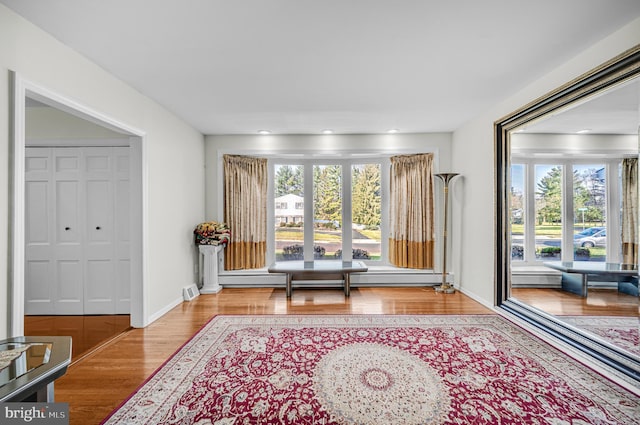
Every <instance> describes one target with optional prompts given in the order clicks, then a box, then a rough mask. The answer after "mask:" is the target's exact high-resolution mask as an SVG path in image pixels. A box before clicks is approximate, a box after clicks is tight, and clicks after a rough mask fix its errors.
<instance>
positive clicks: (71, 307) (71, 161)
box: [52, 148, 84, 314]
mask: <svg viewBox="0 0 640 425" xmlns="http://www.w3.org/2000/svg"><path fill="white" fill-rule="evenodd" d="M81 159H82V153H81V151H80V149H75V148H64V149H62V148H61V149H54V150H53V166H54V170H53V181H54V199H55V202H52V204H53V205H54V208H53V209H54V213H53V217H54V225H53V241H54V243H53V246H52V257H53V260H54V265H53V267H54V270H53V275H52V278H53V283H54V285H55V288H54V299H53V311H54V314H82V312H83V305H82V304H83V286H84V285H83V226H84V220H83V214H82V205H81V199H82V180H83V176H82V169H81Z"/></svg>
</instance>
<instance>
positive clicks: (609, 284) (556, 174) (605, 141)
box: [495, 45, 640, 381]
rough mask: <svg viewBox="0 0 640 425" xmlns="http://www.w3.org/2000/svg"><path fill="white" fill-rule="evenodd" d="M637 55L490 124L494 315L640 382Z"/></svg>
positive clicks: (618, 59) (639, 49)
mask: <svg viewBox="0 0 640 425" xmlns="http://www.w3.org/2000/svg"><path fill="white" fill-rule="evenodd" d="M639 126H640V45H638V46H636V47H635V48H633V49H630V50H628V51H626V52H624V53H623V54H621V55H619V56H617V57H616V58H613V59H612V60H610V61H609V62H607V63H605V64H603V65H601V66H599V67H598V68H596V69H594V70H592V71H590V72H588V73H586V74H584V75H582V76H580V77H578V78H576V79H575V80H573V81H571V82H569V83H567V84H566V85H564V86H562V87H560V88H558V89H557V90H555V91H553V92H551V93H549V94H547V95H545V96H543V97H541V98H540V99H537V100H535V101H533V102H532V103H530V104H528V105H525V106H524V107H522V108H521V109H519V110H517V111H515V112H513V113H512V114H510V115H508V116H506V117H504V118H502V119H500V120H498V121H497V122H496V123H495V152H496V194H497V212H496V270H495V272H496V278H497V285H498V287H497V292H496V293H497V301H498V305H499V306H500V307H501V308H502V309H505V310H507V311H508V312H509V313H510V314H514V315H517V316H518V317H520V318H521V319H524V320H526V321H527V322H529V323H530V324H532V325H534V326H536V327H539V328H540V329H543V330H544V331H546V332H549V333H551V334H553V335H555V336H556V337H558V338H561V339H562V340H564V341H565V342H568V343H569V344H571V345H572V346H574V347H576V348H577V349H579V350H581V351H583V352H584V353H587V354H589V355H591V356H593V357H595V358H597V359H598V360H599V361H603V362H605V363H607V364H608V365H609V366H611V367H613V368H615V369H616V370H617V371H619V372H621V373H622V374H623V375H624V376H625V377H628V378H629V379H633V380H635V381H640V344H639V343H638V340H639V335H638V334H639V331H640V317H639V303H638V300H639V298H638V233H640V227H639V223H638V193H639V188H638V153H639V152H638V146H639V143H638V128H639Z"/></svg>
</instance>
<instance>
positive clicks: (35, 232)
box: [24, 149, 55, 314]
mask: <svg viewBox="0 0 640 425" xmlns="http://www.w3.org/2000/svg"><path fill="white" fill-rule="evenodd" d="M27 152H28V155H27V158H25V180H26V181H25V207H26V208H25V291H24V297H25V313H26V314H53V312H54V299H55V282H54V279H53V277H52V276H54V274H55V271H54V262H55V261H54V257H53V254H52V253H53V250H52V246H51V236H52V232H53V229H52V227H53V226H52V225H53V216H54V214H53V212H54V211H53V204H52V198H53V196H54V195H53V188H52V183H51V180H52V176H53V169H52V167H51V164H52V156H51V149H38V150H27Z"/></svg>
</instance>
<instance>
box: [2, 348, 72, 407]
mask: <svg viewBox="0 0 640 425" xmlns="http://www.w3.org/2000/svg"><path fill="white" fill-rule="evenodd" d="M70 363H71V337H68V336H21V337H13V338H8V339H5V340H2V341H0V402H19V401H29V402H47V403H51V402H53V401H54V395H53V382H54V381H55V380H56V379H58V378H59V377H61V376H62V375H64V374H65V373H66V371H67V367H68V366H69V364H70Z"/></svg>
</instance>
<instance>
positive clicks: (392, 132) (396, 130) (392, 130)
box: [387, 128, 400, 134]
mask: <svg viewBox="0 0 640 425" xmlns="http://www.w3.org/2000/svg"><path fill="white" fill-rule="evenodd" d="M399 131H400V130H398V129H397V128H392V129H391V130H388V131H387V133H389V134H396V133H397V132H399Z"/></svg>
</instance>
